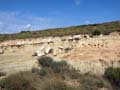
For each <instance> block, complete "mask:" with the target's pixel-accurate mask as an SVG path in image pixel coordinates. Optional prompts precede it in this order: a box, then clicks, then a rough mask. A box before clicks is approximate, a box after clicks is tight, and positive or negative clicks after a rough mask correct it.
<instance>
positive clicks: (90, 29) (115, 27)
mask: <svg viewBox="0 0 120 90" xmlns="http://www.w3.org/2000/svg"><path fill="white" fill-rule="evenodd" d="M114 31H118V32H120V21H116V22H109V23H102V24H90V25H81V26H72V27H66V28H56V29H47V30H36V31H29V30H28V31H21V32H20V33H15V34H0V41H4V40H13V39H25V38H38V37H48V36H64V35H76V34H91V35H92V34H93V35H99V34H105V35H108V34H109V33H111V32H114Z"/></svg>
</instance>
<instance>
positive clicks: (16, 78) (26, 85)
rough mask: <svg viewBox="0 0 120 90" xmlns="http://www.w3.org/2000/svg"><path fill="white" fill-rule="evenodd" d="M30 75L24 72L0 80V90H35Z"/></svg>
mask: <svg viewBox="0 0 120 90" xmlns="http://www.w3.org/2000/svg"><path fill="white" fill-rule="evenodd" d="M31 75H32V74H31V73H28V72H24V73H18V74H14V75H10V76H8V77H6V78H5V79H3V80H0V87H1V88H2V90H35V88H34V87H33V86H32V82H31V77H30V76H31Z"/></svg>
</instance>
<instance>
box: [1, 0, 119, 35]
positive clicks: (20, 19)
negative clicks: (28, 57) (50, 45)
mask: <svg viewBox="0 0 120 90" xmlns="http://www.w3.org/2000/svg"><path fill="white" fill-rule="evenodd" d="M116 20H120V0H0V33H15V32H20V31H23V30H28V29H30V30H41V29H47V28H57V27H67V26H75V25H82V24H92V23H102V22H109V21H116Z"/></svg>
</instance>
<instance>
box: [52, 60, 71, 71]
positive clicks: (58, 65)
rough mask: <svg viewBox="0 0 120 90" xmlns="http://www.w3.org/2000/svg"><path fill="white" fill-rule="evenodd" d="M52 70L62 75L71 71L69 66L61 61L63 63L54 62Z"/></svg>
mask: <svg viewBox="0 0 120 90" xmlns="http://www.w3.org/2000/svg"><path fill="white" fill-rule="evenodd" d="M51 68H52V70H53V71H54V72H55V73H62V72H64V71H66V70H67V69H69V66H68V64H67V63H66V62H65V61H61V62H53V63H52V65H51Z"/></svg>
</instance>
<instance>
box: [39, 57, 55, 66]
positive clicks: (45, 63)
mask: <svg viewBox="0 0 120 90" xmlns="http://www.w3.org/2000/svg"><path fill="white" fill-rule="evenodd" d="M38 62H39V64H40V65H41V66H42V67H50V66H51V65H52V63H53V59H52V58H51V57H47V56H42V57H40V58H39V59H38Z"/></svg>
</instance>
